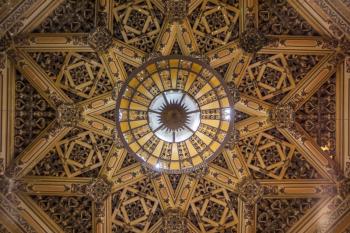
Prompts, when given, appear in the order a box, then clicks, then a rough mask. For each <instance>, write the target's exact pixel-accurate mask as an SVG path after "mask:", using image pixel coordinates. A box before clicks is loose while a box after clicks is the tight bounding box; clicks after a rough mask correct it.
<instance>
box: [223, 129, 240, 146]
mask: <svg viewBox="0 0 350 233" xmlns="http://www.w3.org/2000/svg"><path fill="white" fill-rule="evenodd" d="M239 139H240V132H239V130H237V129H234V130H233V131H232V132H231V135H230V138H229V140H228V141H227V144H226V148H228V149H230V150H233V149H234V148H235V146H236V145H237V143H238V142H239Z"/></svg>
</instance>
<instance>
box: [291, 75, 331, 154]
mask: <svg viewBox="0 0 350 233" xmlns="http://www.w3.org/2000/svg"><path fill="white" fill-rule="evenodd" d="M295 120H296V122H298V123H299V124H301V126H302V127H303V128H304V129H305V130H306V131H307V132H308V133H309V134H310V136H311V137H312V138H313V139H314V140H315V141H316V142H317V144H318V145H319V146H320V147H321V149H322V150H323V151H324V152H325V153H326V154H328V155H329V156H331V157H334V156H335V153H336V151H335V150H336V141H335V139H336V134H335V130H336V76H335V75H333V76H332V77H331V78H330V79H329V80H327V82H325V83H324V84H323V85H322V86H321V88H320V89H319V90H318V91H317V92H316V93H315V94H314V95H313V96H312V97H311V98H310V99H309V100H308V101H307V102H306V103H305V104H304V105H303V106H302V107H301V108H300V109H299V110H298V111H297V112H296V114H295Z"/></svg>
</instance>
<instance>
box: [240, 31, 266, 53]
mask: <svg viewBox="0 0 350 233" xmlns="http://www.w3.org/2000/svg"><path fill="white" fill-rule="evenodd" d="M268 43H269V40H268V39H267V37H266V36H265V35H264V34H263V33H262V32H261V31H259V30H256V29H254V28H250V29H247V30H246V31H244V32H243V33H242V34H241V36H240V37H239V46H240V47H241V48H242V49H243V50H244V51H245V52H247V53H257V52H258V51H259V50H260V49H262V48H263V47H264V46H266V45H267V44H268Z"/></svg>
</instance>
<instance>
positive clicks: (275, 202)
mask: <svg viewBox="0 0 350 233" xmlns="http://www.w3.org/2000/svg"><path fill="white" fill-rule="evenodd" d="M317 201H318V199H311V198H300V199H262V200H260V201H259V204H258V216H257V232H258V233H275V232H287V231H288V229H290V228H291V227H292V226H293V225H294V224H295V223H296V222H297V221H298V220H299V219H300V218H301V217H302V216H303V215H304V214H305V213H306V212H307V211H308V210H309V209H310V208H312V207H313V206H314V205H315V204H316V203H317Z"/></svg>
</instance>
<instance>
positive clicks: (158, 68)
mask: <svg viewBox="0 0 350 233" xmlns="http://www.w3.org/2000/svg"><path fill="white" fill-rule="evenodd" d="M137 71H138V73H137V75H136V76H134V77H129V79H128V80H127V81H126V83H125V87H124V88H123V89H122V90H125V91H124V92H120V93H119V97H118V103H117V109H119V114H120V117H119V118H120V121H118V122H117V129H118V133H119V136H120V137H124V139H125V141H127V142H128V144H126V145H125V147H126V148H127V149H128V151H129V152H130V153H132V154H133V155H134V156H136V157H138V159H139V160H140V161H141V162H144V163H146V164H147V165H148V166H149V167H153V168H154V169H155V170H159V171H163V172H171V173H182V172H190V171H192V170H194V169H196V168H197V167H199V166H202V165H203V163H205V162H206V161H207V160H211V159H213V156H216V155H217V154H218V153H220V152H221V148H222V147H223V145H224V144H225V141H226V140H227V138H228V135H229V134H230V129H232V124H233V123H232V121H231V115H227V111H228V112H230V108H231V104H230V103H231V101H230V97H229V93H228V92H227V91H226V89H225V87H224V86H225V84H224V83H223V81H222V78H221V77H217V76H216V75H217V73H216V72H214V71H213V70H212V69H211V68H210V67H209V66H208V65H207V64H204V63H203V62H202V61H199V60H196V59H194V58H190V57H184V56H177V55H174V56H166V57H162V60H160V58H156V60H152V59H151V60H149V61H148V62H147V63H146V64H144V65H142V66H141V67H139V68H138V70H137ZM227 109H228V110H227ZM225 113H226V115H225ZM227 116H229V117H227Z"/></svg>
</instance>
